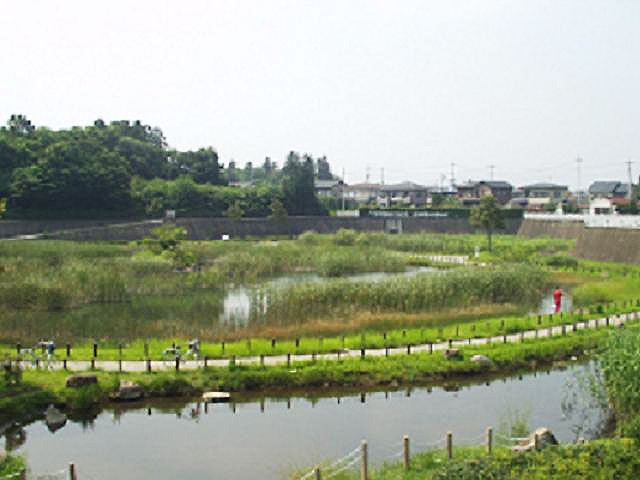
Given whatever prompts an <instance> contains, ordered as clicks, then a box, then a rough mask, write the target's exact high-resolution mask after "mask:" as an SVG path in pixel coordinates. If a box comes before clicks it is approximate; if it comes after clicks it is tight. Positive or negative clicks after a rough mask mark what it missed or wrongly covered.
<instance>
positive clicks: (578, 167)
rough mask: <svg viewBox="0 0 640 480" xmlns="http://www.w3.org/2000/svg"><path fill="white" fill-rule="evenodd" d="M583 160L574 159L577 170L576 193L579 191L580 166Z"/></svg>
mask: <svg viewBox="0 0 640 480" xmlns="http://www.w3.org/2000/svg"><path fill="white" fill-rule="evenodd" d="M582 162H583V160H582V159H581V158H580V157H578V158H576V169H577V175H578V192H580V191H581V185H580V183H581V182H580V167H581V165H582Z"/></svg>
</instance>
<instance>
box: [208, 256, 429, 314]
mask: <svg viewBox="0 0 640 480" xmlns="http://www.w3.org/2000/svg"><path fill="white" fill-rule="evenodd" d="M438 271H441V270H439V269H437V268H433V267H411V266H410V267H407V269H406V270H405V271H404V272H391V273H389V272H367V273H356V274H353V275H348V276H344V277H341V278H342V279H346V280H350V281H353V282H365V281H366V282H378V281H382V280H386V279H388V278H392V277H413V276H415V275H417V274H419V273H434V272H438ZM332 279H333V278H331V277H322V276H320V275H318V274H317V273H310V272H308V273H291V274H288V275H282V276H279V277H276V278H274V279H271V280H268V281H266V282H264V283H262V284H261V286H260V287H251V286H246V285H239V286H236V287H233V288H231V289H230V290H229V291H227V292H226V294H225V297H224V301H223V308H222V311H221V312H220V315H219V319H220V323H221V324H222V325H226V326H235V327H244V326H247V325H248V324H249V323H250V321H251V318H252V315H254V314H255V311H256V309H258V310H260V309H265V308H266V302H265V299H264V297H263V296H262V295H261V292H264V291H265V290H266V289H267V288H270V287H286V286H288V285H292V284H296V283H303V282H304V283H308V282H315V283H320V282H327V281H330V280H332Z"/></svg>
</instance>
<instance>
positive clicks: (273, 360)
mask: <svg viewBox="0 0 640 480" xmlns="http://www.w3.org/2000/svg"><path fill="white" fill-rule="evenodd" d="M638 318H640V312H638V311H635V312H631V313H624V314H621V315H614V316H612V317H602V318H597V319H592V320H586V321H583V322H576V323H573V324H569V325H556V326H553V327H546V328H540V329H537V330H526V331H522V332H518V333H514V334H509V335H502V336H496V337H481V338H469V339H466V340H453V341H451V342H440V343H425V344H419V345H411V346H403V347H393V348H391V347H389V348H366V349H358V350H343V351H340V352H332V353H318V354H289V355H262V356H250V357H237V358H233V357H232V358H214V359H206V360H205V359H200V360H122V361H118V360H95V361H93V362H92V361H78V360H69V361H65V360H54V361H51V362H50V363H49V364H48V365H47V362H46V361H45V362H43V364H41V365H40V367H41V368H49V369H52V370H63V369H65V367H66V370H68V371H74V372H79V371H86V370H89V369H91V368H95V369H98V370H104V371H109V372H117V371H121V372H145V371H149V370H151V371H168V370H175V369H176V366H177V365H178V368H179V369H180V370H195V369H198V368H203V367H217V368H228V367H229V366H230V365H231V364H233V363H234V362H235V364H236V365H259V364H261V365H265V366H276V365H290V364H291V363H293V362H308V361H313V360H341V359H345V358H362V357H384V356H391V355H407V354H409V355H410V354H413V353H424V352H433V351H444V350H446V349H447V348H459V347H464V346H469V345H471V346H480V345H487V344H491V343H518V342H522V341H523V340H527V339H529V340H531V339H538V338H549V337H552V336H558V335H566V334H568V333H569V332H571V331H579V330H585V329H594V328H600V327H618V326H620V325H623V324H624V323H625V322H627V321H630V320H637V319H638ZM18 364H19V365H20V366H21V367H23V368H28V369H31V368H35V365H33V362H31V361H27V360H21V361H18Z"/></svg>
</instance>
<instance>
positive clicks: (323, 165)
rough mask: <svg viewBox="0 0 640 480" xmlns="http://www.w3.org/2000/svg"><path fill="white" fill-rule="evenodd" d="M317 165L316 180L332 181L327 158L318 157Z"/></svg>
mask: <svg viewBox="0 0 640 480" xmlns="http://www.w3.org/2000/svg"><path fill="white" fill-rule="evenodd" d="M317 165H318V180H332V179H333V174H332V173H331V165H329V162H328V161H327V157H320V158H319V159H318V162H317Z"/></svg>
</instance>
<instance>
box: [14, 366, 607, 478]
mask: <svg viewBox="0 0 640 480" xmlns="http://www.w3.org/2000/svg"><path fill="white" fill-rule="evenodd" d="M585 368H587V367H586V366H585V365H573V366H572V367H570V368H568V369H565V370H552V371H549V372H542V373H537V374H534V373H528V374H525V375H522V376H513V377H508V378H504V379H498V380H493V381H491V382H485V383H481V384H471V385H466V386H461V387H459V388H451V387H449V388H443V387H433V388H412V389H409V390H406V389H405V390H401V391H393V392H387V393H385V392H369V393H366V394H364V395H361V394H359V393H350V394H347V393H343V394H336V393H333V394H328V393H325V395H326V396H324V397H320V398H317V397H316V398H313V399H312V398H305V397H290V398H267V399H249V400H244V401H243V400H241V399H237V401H236V402H235V403H233V404H217V405H209V406H208V408H207V410H206V411H205V409H204V406H203V404H198V403H196V402H186V403H184V402H182V403H173V404H171V403H167V402H161V403H149V404H148V405H147V404H145V405H142V404H140V405H137V406H135V407H133V408H124V407H123V406H121V405H120V406H115V407H110V408H107V409H105V410H104V411H102V413H100V414H98V416H97V417H96V418H95V419H94V420H92V421H90V422H86V423H84V424H82V423H74V422H68V423H67V425H66V426H65V427H63V428H62V429H60V430H58V431H56V432H55V433H51V432H49V430H48V429H47V427H46V425H45V424H44V423H43V422H42V421H37V422H35V423H32V424H31V425H28V426H27V427H25V431H24V432H23V433H25V434H26V441H25V442H24V444H22V445H21V446H19V447H18V448H17V453H20V454H24V455H25V456H26V457H27V460H28V463H29V464H30V466H31V468H32V470H33V471H34V472H35V473H44V472H52V471H56V470H59V469H62V468H65V466H66V465H67V463H68V462H70V461H73V462H75V463H76V465H77V468H78V472H79V478H81V479H84V478H90V479H94V480H100V479H105V480H106V479H110V478H118V479H121V480H128V479H130V480H134V479H140V478H153V479H156V480H165V479H166V480H173V479H176V478H180V479H187V480H189V479H194V480H195V479H202V478H216V479H235V478H261V479H267V480H276V479H282V478H287V474H290V473H291V472H292V471H293V470H295V469H296V467H297V468H300V469H305V468H306V467H309V466H313V465H314V464H317V463H319V462H322V461H323V460H331V459H336V458H339V457H341V456H343V455H345V454H346V453H348V452H350V451H351V450H353V449H354V448H355V447H357V446H358V445H359V443H360V442H361V440H362V439H366V440H367V441H368V443H369V451H370V459H371V461H372V462H373V464H380V463H381V462H382V461H383V460H384V459H390V458H392V456H393V455H394V454H396V453H397V452H398V451H400V446H399V442H400V441H401V439H402V436H403V435H405V434H406V435H409V436H410V438H411V441H412V445H413V447H412V450H415V451H418V450H420V445H423V446H424V445H426V444H430V443H432V442H437V441H439V440H441V439H442V438H443V437H444V435H445V433H446V432H447V431H451V432H453V438H454V445H459V444H478V443H480V442H481V441H482V436H483V434H484V432H485V429H486V427H487V426H493V427H494V429H495V430H496V431H499V426H500V424H501V422H504V421H505V420H506V419H507V417H508V413H509V412H512V413H513V412H518V413H519V414H520V415H521V416H523V417H524V418H525V419H526V420H527V421H528V423H529V426H530V427H531V428H536V427H540V426H546V427H549V428H551V429H552V431H553V432H554V434H555V435H556V437H557V438H558V440H560V441H562V442H569V441H573V440H574V439H575V438H576V432H577V431H578V429H579V428H580V427H584V425H580V422H579V421H578V420H572V419H571V418H567V417H566V416H565V415H564V413H563V409H562V403H563V400H564V398H565V396H566V393H567V387H566V386H567V382H568V381H571V379H573V378H575V376H576V375H577V374H579V373H580V372H582V371H583V370H584V369H585ZM586 418H588V419H589V423H592V424H595V423H597V420H598V412H595V413H593V414H590V415H587V416H586ZM591 426H593V425H591ZM8 446H9V445H8Z"/></svg>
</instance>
